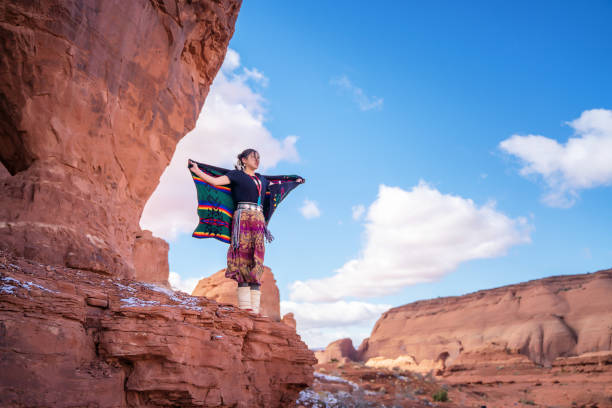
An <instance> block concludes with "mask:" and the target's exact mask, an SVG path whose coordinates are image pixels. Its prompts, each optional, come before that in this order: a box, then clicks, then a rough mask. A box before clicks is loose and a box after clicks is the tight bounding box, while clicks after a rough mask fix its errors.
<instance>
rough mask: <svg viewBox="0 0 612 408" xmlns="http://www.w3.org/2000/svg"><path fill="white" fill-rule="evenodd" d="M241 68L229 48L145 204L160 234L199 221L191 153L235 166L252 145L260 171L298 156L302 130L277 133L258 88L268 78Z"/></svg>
mask: <svg viewBox="0 0 612 408" xmlns="http://www.w3.org/2000/svg"><path fill="white" fill-rule="evenodd" d="M239 68H240V55H239V54H238V53H237V52H236V51H234V50H231V49H229V50H228V52H227V54H226V57H225V61H224V63H223V66H222V67H221V70H220V71H219V73H218V74H217V77H216V78H215V80H214V82H213V84H212V86H211V89H210V93H209V94H208V97H207V98H206V103H205V104H204V108H203V109H202V112H201V113H200V116H199V118H198V121H197V123H196V127H195V128H194V129H193V130H192V131H191V132H189V133H188V134H187V135H185V137H184V138H183V139H181V140H180V141H179V143H178V144H177V146H176V151H175V152H174V156H173V157H172V160H171V162H170V165H169V166H168V167H167V168H166V170H165V171H164V173H163V174H162V176H161V178H160V183H159V185H158V186H157V189H156V190H155V192H154V193H153V195H152V196H151V197H150V198H149V201H148V202H147V204H146V205H145V208H144V211H143V213H142V217H141V219H140V226H141V228H143V229H149V230H151V231H153V234H154V235H155V236H158V237H161V238H164V239H167V240H172V239H174V238H175V237H176V236H177V235H178V234H181V233H191V232H192V231H193V229H194V228H195V227H196V225H197V223H198V217H197V213H196V191H195V187H194V185H193V181H192V179H191V177H190V175H189V171H188V170H187V159H188V158H191V159H193V160H196V161H199V162H204V163H209V164H213V165H216V166H221V167H226V168H233V165H234V163H235V161H236V155H237V154H238V153H240V152H241V151H242V150H244V149H246V148H254V149H257V150H258V151H259V153H260V154H261V165H260V166H261V167H260V169H259V171H261V172H264V171H265V170H266V169H268V168H270V167H273V166H275V165H276V164H277V163H278V162H279V161H281V160H288V161H297V160H298V152H297V149H296V146H295V144H296V141H297V137H296V136H287V137H285V138H284V139H283V140H279V139H275V138H274V137H272V135H271V134H270V132H269V131H268V129H266V127H265V126H264V120H265V108H264V103H265V100H264V98H263V96H262V95H261V94H259V93H257V92H256V91H254V89H253V83H259V84H264V85H265V83H266V82H267V79H266V78H265V76H264V75H263V74H262V73H261V72H259V71H258V70H257V69H255V68H253V69H250V70H248V69H246V68H243V69H242V71H240V70H239Z"/></svg>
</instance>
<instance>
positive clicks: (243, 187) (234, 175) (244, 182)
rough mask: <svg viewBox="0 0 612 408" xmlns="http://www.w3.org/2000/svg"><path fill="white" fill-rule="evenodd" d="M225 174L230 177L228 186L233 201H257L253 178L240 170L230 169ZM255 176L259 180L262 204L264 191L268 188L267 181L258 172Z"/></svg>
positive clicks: (255, 185)
mask: <svg viewBox="0 0 612 408" xmlns="http://www.w3.org/2000/svg"><path fill="white" fill-rule="evenodd" d="M225 175H226V176H227V177H228V178H229V179H230V181H231V184H230V188H231V189H232V197H233V198H234V202H235V203H236V204H238V203H239V202H240V201H246V202H250V203H257V184H255V180H253V178H251V176H249V175H248V174H246V173H245V172H244V171H241V170H230V171H228V172H227V173H225ZM255 176H257V178H258V179H259V181H260V182H261V205H263V202H264V198H265V195H266V191H267V190H268V185H269V184H270V183H269V181H268V180H267V179H266V178H265V177H264V176H262V175H261V174H259V173H255Z"/></svg>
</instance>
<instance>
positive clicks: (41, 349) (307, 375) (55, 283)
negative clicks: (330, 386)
mask: <svg viewBox="0 0 612 408" xmlns="http://www.w3.org/2000/svg"><path fill="white" fill-rule="evenodd" d="M315 363H316V359H315V358H314V354H313V353H312V352H311V351H309V350H308V348H307V347H306V345H305V344H304V343H303V342H302V341H301V340H300V338H299V336H298V335H297V334H296V333H295V330H294V329H293V328H291V327H289V326H287V325H286V324H283V323H280V322H274V321H272V320H270V319H267V318H253V317H252V316H250V315H249V314H248V313H246V312H244V311H240V310H238V309H236V308H234V307H231V306H227V305H220V304H218V303H217V302H215V301H212V300H209V299H206V298H202V297H195V296H189V295H186V294H182V293H180V292H172V291H171V290H168V289H166V288H163V287H160V286H156V285H152V284H148V283H142V282H137V281H132V280H127V279H117V278H109V277H104V276H102V275H100V274H98V273H93V272H90V271H86V270H76V269H70V268H66V267H51V266H46V267H45V266H43V265H41V264H38V263H36V262H33V261H30V260H24V259H22V258H15V257H13V256H10V255H7V254H6V253H4V252H0V365H1V369H0V406H3V407H5V406H6V407H8V406H15V407H17V406H47V407H50V406H52V407H74V406H103V407H127V406H129V407H145V406H146V407H151V406H164V407H196V406H218V407H245V408H246V407H257V406H260V407H286V406H289V405H290V404H291V403H292V402H293V401H295V399H296V398H297V396H298V393H299V392H300V390H301V389H303V388H305V387H306V386H307V385H308V384H311V383H312V381H313V368H312V366H313V364H315Z"/></svg>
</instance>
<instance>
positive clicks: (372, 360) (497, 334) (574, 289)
mask: <svg viewBox="0 0 612 408" xmlns="http://www.w3.org/2000/svg"><path fill="white" fill-rule="evenodd" d="M611 294H612V269H608V270H603V271H599V272H596V273H589V274H582V275H568V276H555V277H550V278H545V279H538V280H534V281H530V282H525V283H519V284H516V285H510V286H504V287H500V288H496V289H490V290H482V291H478V292H475V293H471V294H468V295H464V296H457V297H447V298H439V299H432V300H425V301H419V302H414V303H410V304H407V305H404V306H400V307H396V308H393V309H391V310H389V311H387V312H385V313H383V315H382V316H381V317H380V319H378V321H377V323H376V325H375V326H374V329H373V330H372V334H371V336H370V337H369V338H368V339H366V340H364V342H363V343H362V344H361V345H360V347H359V349H358V350H355V349H354V348H353V344H352V342H351V341H350V339H341V340H337V341H335V342H333V343H330V344H329V345H328V346H327V348H326V349H325V350H324V351H319V352H317V353H316V356H317V359H318V360H319V363H323V362H329V361H330V360H332V359H335V360H338V361H343V360H348V361H350V360H353V361H363V362H364V363H365V364H366V365H368V366H371V367H385V368H394V367H396V368H399V369H406V370H411V371H417V372H421V373H428V372H433V373H436V374H439V375H442V374H443V373H452V372H457V371H463V370H466V369H469V368H477V367H480V368H482V367H485V366H495V365H506V366H508V365H522V366H530V367H551V366H553V365H554V364H556V363H557V362H558V361H561V360H562V359H564V358H575V357H579V356H583V355H589V353H594V352H595V353H598V352H603V353H604V354H606V353H609V352H610V351H611V342H612V295H611Z"/></svg>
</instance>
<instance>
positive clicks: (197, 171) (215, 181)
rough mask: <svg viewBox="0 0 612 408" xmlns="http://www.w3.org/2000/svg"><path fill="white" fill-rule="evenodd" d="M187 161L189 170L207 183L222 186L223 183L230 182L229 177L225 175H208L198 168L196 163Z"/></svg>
mask: <svg viewBox="0 0 612 408" xmlns="http://www.w3.org/2000/svg"><path fill="white" fill-rule="evenodd" d="M187 163H188V164H189V170H191V171H192V172H193V173H194V174H196V175H197V176H198V177H200V178H201V179H202V180H204V181H205V182H207V183H208V184H212V185H213V186H223V185H225V184H229V183H230V179H229V177H227V176H219V177H214V176H209V175H208V174H206V173H204V172H203V171H202V170H200V169H199V168H198V165H197V164H195V162H192V161H191V160H188V161H187Z"/></svg>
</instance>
